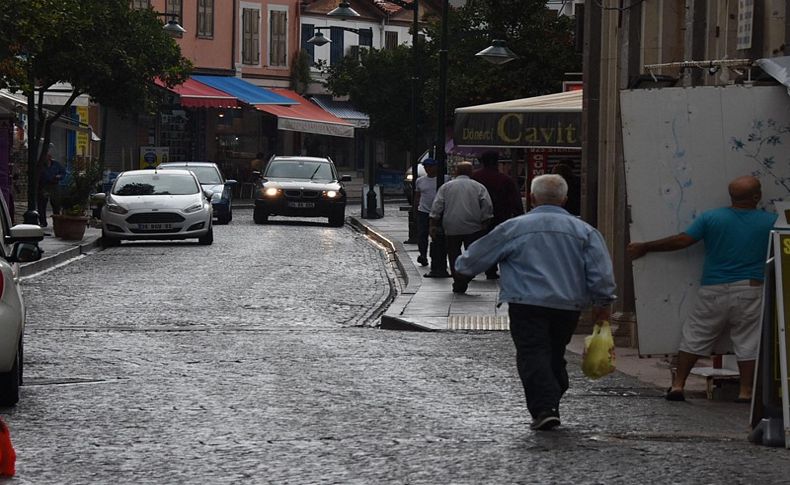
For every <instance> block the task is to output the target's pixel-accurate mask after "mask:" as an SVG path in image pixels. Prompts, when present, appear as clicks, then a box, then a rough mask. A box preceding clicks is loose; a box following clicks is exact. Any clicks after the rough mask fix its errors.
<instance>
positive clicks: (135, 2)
mask: <svg viewBox="0 0 790 485" xmlns="http://www.w3.org/2000/svg"><path fill="white" fill-rule="evenodd" d="M131 3H132V9H133V10H144V9H146V8H149V7H150V6H151V0H132V2H131Z"/></svg>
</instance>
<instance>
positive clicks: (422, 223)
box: [417, 211, 431, 258]
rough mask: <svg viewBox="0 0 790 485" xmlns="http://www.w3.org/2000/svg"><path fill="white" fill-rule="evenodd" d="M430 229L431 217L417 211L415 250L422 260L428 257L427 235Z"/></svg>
mask: <svg viewBox="0 0 790 485" xmlns="http://www.w3.org/2000/svg"><path fill="white" fill-rule="evenodd" d="M430 227H431V215H430V214H428V213H427V212H420V211H417V249H418V250H419V251H420V256H422V257H423V258H424V257H426V256H427V255H428V233H429V232H430Z"/></svg>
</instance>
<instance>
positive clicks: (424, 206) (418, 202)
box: [414, 158, 449, 276]
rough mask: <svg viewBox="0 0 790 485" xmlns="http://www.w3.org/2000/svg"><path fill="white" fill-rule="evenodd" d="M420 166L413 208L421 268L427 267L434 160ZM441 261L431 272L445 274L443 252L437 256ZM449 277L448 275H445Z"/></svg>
mask: <svg viewBox="0 0 790 485" xmlns="http://www.w3.org/2000/svg"><path fill="white" fill-rule="evenodd" d="M422 166H423V167H424V168H425V175H423V176H421V177H419V178H417V181H416V182H414V207H416V208H417V249H418V250H419V252H420V255H419V256H418V257H417V262H418V263H420V265H421V266H428V248H429V244H428V235H429V232H430V215H431V206H432V205H433V199H434V198H435V197H436V160H434V159H433V158H426V159H425V160H423V161H422ZM437 244H438V241H434V242H433V243H432V244H431V245H430V249H431V253H430V254H431V259H432V260H433V259H434V258H435V257H436V256H437V255H436V254H435V249H436V248H435V246H437ZM439 257H440V258H441V259H442V260H441V267H440V268H434V266H435V265H434V264H432V265H431V270H432V271H433V270H434V269H436V271H435V272H436V273H445V275H446V273H447V266H446V265H447V263H446V262H445V260H444V259H445V256H444V251H442V252H441V255H440V256H439ZM446 276H449V275H446Z"/></svg>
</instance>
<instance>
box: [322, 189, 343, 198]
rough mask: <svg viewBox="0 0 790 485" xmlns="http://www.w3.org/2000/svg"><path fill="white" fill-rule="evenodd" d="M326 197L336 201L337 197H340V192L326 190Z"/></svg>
mask: <svg viewBox="0 0 790 485" xmlns="http://www.w3.org/2000/svg"><path fill="white" fill-rule="evenodd" d="M324 195H325V196H327V197H328V198H330V199H334V198H335V197H339V196H340V192H338V191H337V190H326V191H324Z"/></svg>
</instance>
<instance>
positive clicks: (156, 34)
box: [0, 0, 191, 161]
mask: <svg viewBox="0 0 790 485" xmlns="http://www.w3.org/2000/svg"><path fill="white" fill-rule="evenodd" d="M4 3H13V5H6V7H7V8H4V9H0V87H8V88H10V89H13V90H18V91H21V92H23V93H25V94H26V95H28V96H30V95H31V93H37V95H38V99H37V100H36V102H35V105H36V106H37V113H36V125H35V126H29V127H28V150H32V152H33V153H37V152H38V146H39V145H38V143H39V141H40V142H41V143H42V145H41V146H42V147H43V149H42V150H41V153H40V155H39V161H43V160H44V158H45V157H46V155H47V151H48V147H49V141H50V137H51V134H50V133H51V128H52V125H53V123H54V122H55V121H57V119H58V118H60V117H61V116H63V115H64V114H65V113H66V111H67V110H68V109H69V108H70V107H71V105H72V103H73V102H74V100H75V99H77V97H79V96H80V95H82V94H89V95H90V96H91V97H92V98H93V99H94V100H95V101H97V102H98V103H100V104H101V105H102V106H104V107H109V108H115V109H118V110H121V111H127V112H128V111H132V110H139V109H141V108H144V107H146V106H147V104H148V103H150V102H151V100H152V99H153V98H152V96H151V95H152V93H153V92H154V91H153V90H154V89H155V88H154V84H153V79H154V78H156V77H159V78H160V79H162V80H163V81H164V82H165V83H166V84H167V85H169V86H172V85H174V84H177V83H179V82H183V81H184V80H185V78H186V76H187V75H188V73H189V71H190V70H191V63H190V62H189V61H188V60H186V59H185V58H183V57H182V56H181V51H180V48H179V47H178V44H176V42H175V40H174V39H172V38H171V37H170V36H169V35H168V34H167V33H166V32H164V31H163V30H162V22H161V20H159V18H158V16H157V14H156V13H154V12H153V10H150V9H147V10H135V9H131V8H130V6H129V2H128V0H16V1H14V2H4ZM57 82H68V83H70V84H71V86H72V88H73V90H74V91H73V93H72V95H71V97H70V98H69V99H68V100H67V101H66V103H65V104H64V105H63V106H62V107H61V108H60V109H58V111H57V112H55V113H49V112H47V111H45V110H44V109H43V106H42V104H43V98H44V93H45V92H46V90H47V89H48V88H50V87H51V86H52V85H54V84H55V83H57Z"/></svg>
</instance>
